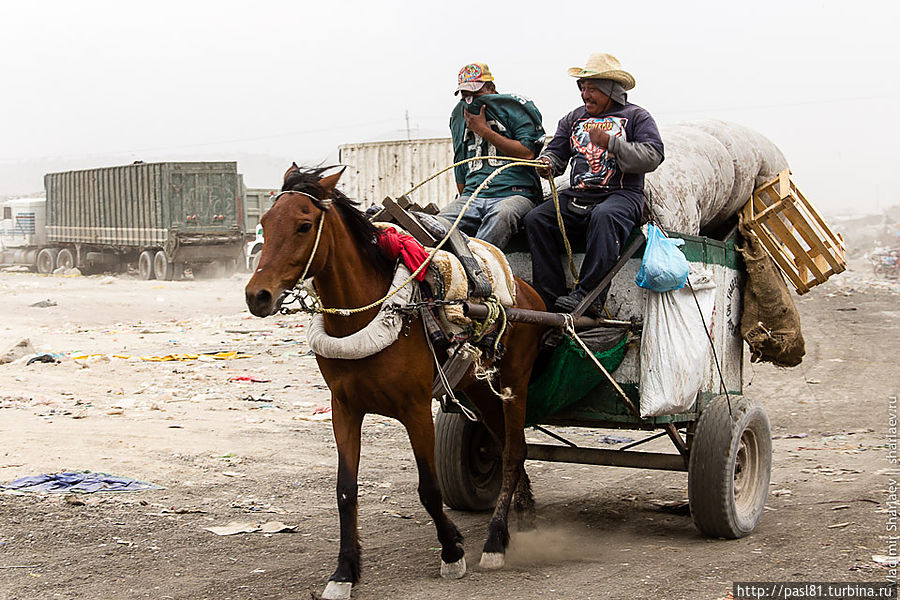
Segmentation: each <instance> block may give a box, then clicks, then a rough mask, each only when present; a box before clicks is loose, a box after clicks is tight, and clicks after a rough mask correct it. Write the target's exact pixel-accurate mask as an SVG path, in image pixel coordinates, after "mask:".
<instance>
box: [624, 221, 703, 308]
mask: <svg viewBox="0 0 900 600" xmlns="http://www.w3.org/2000/svg"><path fill="white" fill-rule="evenodd" d="M682 244H684V240H682V239H672V238H669V237H666V235H665V234H664V233H663V232H662V231H660V230H659V228H658V227H657V226H656V225H654V224H653V223H650V225H648V226H647V245H646V248H645V249H644V258H643V259H641V268H640V269H639V270H638V274H637V277H635V278H634V282H635V283H636V284H638V285H639V286H641V287H642V288H647V289H648V290H653V291H654V292H670V291H672V290H680V289H681V288H683V287H684V284H685V283H686V282H687V278H688V273H690V270H691V267H690V265H689V264H688V261H687V258H685V257H684V253H682V252H681V250H679V249H678V246H681V245H682Z"/></svg>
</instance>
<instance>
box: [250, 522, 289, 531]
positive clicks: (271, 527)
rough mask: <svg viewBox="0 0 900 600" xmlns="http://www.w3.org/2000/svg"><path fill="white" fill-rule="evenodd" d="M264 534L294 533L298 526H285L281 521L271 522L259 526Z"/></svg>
mask: <svg viewBox="0 0 900 600" xmlns="http://www.w3.org/2000/svg"><path fill="white" fill-rule="evenodd" d="M259 530H260V531H262V532H263V533H292V532H294V531H296V530H297V526H296V525H285V524H284V523H282V522H281V521H269V522H268V523H263V524H262V525H260V526H259Z"/></svg>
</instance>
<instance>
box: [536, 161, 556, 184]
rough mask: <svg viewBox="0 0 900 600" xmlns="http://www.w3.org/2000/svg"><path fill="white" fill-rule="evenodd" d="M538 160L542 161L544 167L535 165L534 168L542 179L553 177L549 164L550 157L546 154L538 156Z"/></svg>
mask: <svg viewBox="0 0 900 600" xmlns="http://www.w3.org/2000/svg"><path fill="white" fill-rule="evenodd" d="M537 160H538V162H542V163H544V164H545V165H547V166H546V167H535V168H534V169H535V170H536V171H537V174H538V175H540V176H541V177H543V178H544V179H550V178H551V177H553V167H552V166H551V165H550V159H549V158H547V157H546V156H539V157H538V159H537Z"/></svg>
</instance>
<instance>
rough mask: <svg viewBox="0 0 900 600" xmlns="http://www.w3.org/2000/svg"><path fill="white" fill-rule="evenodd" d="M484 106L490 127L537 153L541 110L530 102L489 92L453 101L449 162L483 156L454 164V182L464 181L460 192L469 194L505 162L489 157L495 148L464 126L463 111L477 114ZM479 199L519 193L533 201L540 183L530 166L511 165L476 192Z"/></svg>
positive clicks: (537, 197)
mask: <svg viewBox="0 0 900 600" xmlns="http://www.w3.org/2000/svg"><path fill="white" fill-rule="evenodd" d="M482 105H484V106H485V107H486V108H485V111H484V112H485V117H486V118H487V122H488V124H489V125H490V127H491V129H493V130H494V131H496V132H498V133H500V134H502V135H503V136H505V137H508V138H510V139H513V140H516V141H518V142H520V143H521V144H522V145H524V146H525V147H526V148H528V149H529V150H531V151H532V152H534V155H535V156H537V155H538V153H539V152H540V149H541V141H542V139H543V137H544V127H543V124H542V118H541V113H540V111H539V110H538V109H537V107H536V106H535V105H534V102H532V101H531V100H529V99H527V98H523V97H522V96H516V95H514V94H489V95H486V96H479V97H477V98H475V99H473V100H472V104H466V103H465V102H463V101H460V102H458V103H457V105H456V107H455V108H454V109H453V112H452V113H451V115H450V133H451V134H452V136H453V162H459V161H461V160H463V159H466V158H476V157H484V158H483V159H482V160H475V161H471V162H468V163H465V164H462V165H459V166H457V167H456V169H455V171H454V173H455V175H456V182H457V183H465V188H464V189H463V195H464V196H465V195H471V194H472V192H474V191H475V188H477V187H478V186H479V185H481V182H483V181H484V180H485V179H486V178H487V176H488V175H490V174H491V173H493V172H494V170H495V169H496V168H497V167H501V166H503V165H505V164H507V162H508V161H504V160H497V159H492V158H490V157H491V156H497V154H498V153H497V148H495V147H494V146H493V145H492V144H489V143H488V142H487V140H485V139H484V138H482V137H481V136H480V135H477V134H475V132H473V131H472V130H470V129H469V128H468V127H466V119H465V117H464V116H463V111H464V110H466V108H467V107H471V109H473V110H474V112H475V113H476V114H477V113H478V112H479V111H480V110H481V106H482ZM478 195H479V197H482V198H497V197H500V196H512V195H522V196H527V197H530V198H532V199H533V200H534V201H535V202H537V201H538V200H539V199H540V196H541V182H540V179H539V178H538V175H537V172H536V171H535V170H534V168H533V167H512V168H509V169H506V170H505V171H503V172H502V173H500V174H499V175H497V176H496V177H494V178H493V179H491V181H490V183H489V184H488V186H487V187H486V188H485V189H483V190H482V191H481V192H480V193H479V194H478Z"/></svg>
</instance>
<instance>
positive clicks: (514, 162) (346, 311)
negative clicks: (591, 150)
mask: <svg viewBox="0 0 900 600" xmlns="http://www.w3.org/2000/svg"><path fill="white" fill-rule="evenodd" d="M490 158H491V159H496V160H505V161H511V162H509V163H508V164H505V165H503V166H501V167H498V168H497V169H495V170H494V172H493V173H491V174H490V175H488V176H487V177H486V178H485V179H484V181H482V182H481V185H479V186H478V187H477V188H475V191H474V192H472V195H471V196H469V199H468V200H467V201H466V203H465V205H464V206H463V207H462V210H460V211H459V214H458V215H457V216H456V220H455V221H453V224H452V225H451V226H450V229H449V231H448V232H447V235H446V236H444V238H443V239H442V240H441V241H440V242H438V243H437V245H436V246H435V247H434V248H433V249H432V250H431V252H429V253H428V257H427V258H426V259H425V260H424V261H423V262H422V264H421V265H419V267H418V268H417V269H416V270H415V271H413V272H412V273H411V274H410V276H409V277H407V278H406V281H404V282H403V283H401V284H400V285H399V286H397V288H396V289H394V290H393V291H391V292H389V293H388V294H387V295H385V296H384V297H383V298H380V299H378V300H376V301H374V302H371V303H369V304H367V305H365V306H360V307H358V308H324V307H323V308H318V309H315V312H319V313H327V314H331V315H341V316H349V315H351V314H354V313H359V312H363V311H367V310H369V309H371V308H375V307H376V306H379V305H381V304H383V303H384V302H386V301H388V300H389V299H391V298H392V297H393V296H394V295H396V294H397V293H398V292H399V291H400V290H401V289H403V288H404V287H406V286H407V285H409V283H410V282H412V281H413V280H414V279H415V278H416V276H417V275H418V274H419V273H421V272H422V270H423V269H425V268H426V267H427V266H428V265H429V263H430V262H431V259H432V258H434V256H435V254H437V251H438V250H440V249H441V248H442V247H443V246H444V244H445V243H447V240H449V239H450V235H451V234H452V233H453V230H455V229H456V228H457V226H458V225H459V222H460V221H462V218H463V216H465V214H466V211H467V210H468V209H469V206H470V205H471V204H472V201H473V200H475V198H476V197H478V194H480V193H481V191H482V190H483V189H484V188H485V187H487V186H488V184H489V183H490V182H491V180H492V179H493V178H494V177H496V176H497V175H499V174H500V173H502V172H503V171H505V170H506V169H510V168H512V167H520V166H521V167H535V168H544V167H546V166H547V165H546V163H544V162H542V161H539V160H526V159H520V158H513V157H509V156H491V157H490ZM473 160H484V157H475V158H467V159H465V160H461V161H459V162H456V163H453V164H452V165H450V166H449V167H446V168H444V169H441V170H440V171H438V172H437V173H435V174H434V175H432V176H430V177H428V178H427V179H425V180H424V181H422V182H421V183H419V184H418V185H416V186H413V188H412V189H411V190H409V192H407V193H406V194H410V193H411V192H413V191H415V190H417V189H418V188H420V187H421V186H422V185H424V184H425V183H427V182H429V181H431V180H432V179H434V178H435V177H438V176H439V175H441V174H442V173H446V172H447V171H449V170H450V169H454V168H456V167H457V166H459V165H462V164H465V163H468V162H471V161H473ZM550 191H551V193H552V195H553V203H554V206H555V207H556V218H557V222H558V223H559V225H560V231H561V233H562V236H563V240H564V242H565V246H566V252H567V253H568V255H569V267H570V268H571V269H572V274H573V276H575V277H576V282H577V271H576V270H575V261H574V260H573V258H572V248H571V246H570V245H569V240H568V239H567V238H566V232H565V228H564V226H563V222H562V215H561V214H560V211H559V198H558V196H557V191H556V185H555V183H554V181H553V178H552V177H551V178H550ZM323 216H324V215H323ZM320 304H321V301H320ZM504 317H505V313H504ZM504 328H505V318H504Z"/></svg>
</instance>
